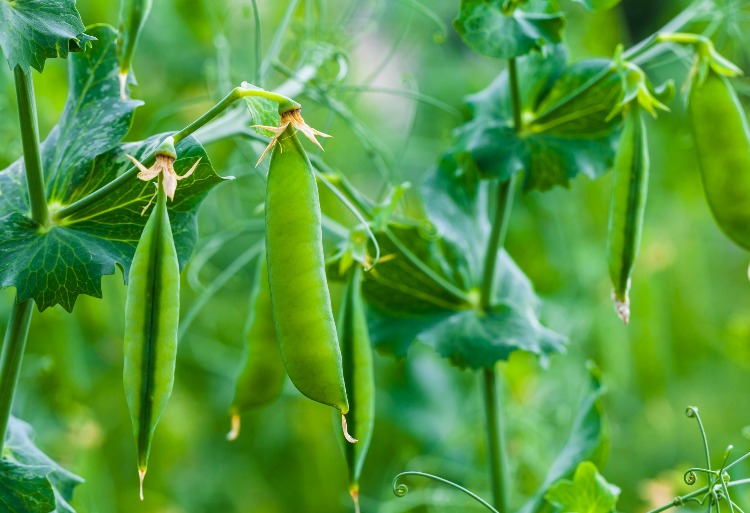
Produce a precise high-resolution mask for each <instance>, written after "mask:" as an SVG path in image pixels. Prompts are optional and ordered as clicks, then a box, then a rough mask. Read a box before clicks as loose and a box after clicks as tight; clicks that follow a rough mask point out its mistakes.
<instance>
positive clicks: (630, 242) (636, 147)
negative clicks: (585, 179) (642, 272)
mask: <svg viewBox="0 0 750 513" xmlns="http://www.w3.org/2000/svg"><path fill="white" fill-rule="evenodd" d="M624 117H625V121H624V123H625V124H624V126H623V129H622V134H621V135H620V144H619V147H618V149H617V155H616V157H615V166H614V177H613V179H612V198H611V201H610V211H609V233H608V237H607V256H608V259H609V276H610V278H611V280H612V286H613V290H612V300H613V301H614V305H615V311H616V312H617V314H618V315H619V316H620V319H622V321H623V322H624V323H626V324H627V322H628V321H629V320H630V298H629V291H630V279H631V274H632V272H633V267H634V265H635V260H636V258H637V256H638V248H639V247H640V244H641V232H642V230H643V216H644V213H645V210H646V196H647V193H648V171H649V157H648V139H647V134H646V124H645V121H644V119H643V112H642V110H641V107H640V106H639V105H638V103H637V102H631V103H630V104H629V106H628V107H627V109H626V111H625V115H624Z"/></svg>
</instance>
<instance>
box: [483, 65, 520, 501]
mask: <svg viewBox="0 0 750 513" xmlns="http://www.w3.org/2000/svg"><path fill="white" fill-rule="evenodd" d="M508 80H509V82H510V96H511V103H512V107H513V127H514V129H515V130H516V131H519V130H520V129H521V95H520V89H519V84H518V69H517V65H516V60H515V59H509V60H508ZM515 177H516V175H515V174H514V175H513V176H511V178H510V179H508V180H506V181H505V182H503V183H501V184H498V186H497V201H496V206H495V216H494V219H493V222H492V231H491V232H490V238H489V241H488V243H487V252H486V254H485V259H484V270H483V276H482V289H481V291H480V297H479V308H480V310H481V311H483V312H487V311H488V310H489V309H490V308H491V307H492V300H493V296H494V291H495V286H494V285H495V275H496V273H497V258H498V254H499V253H500V250H501V249H502V247H503V246H504V245H505V236H506V234H507V233H508V223H509V221H510V212H511V208H512V206H513V191H514V189H515ZM482 379H483V382H484V394H483V398H484V413H485V422H486V430H487V451H488V460H489V470H490V483H491V488H492V498H493V503H494V504H493V505H494V506H495V508H496V509H498V510H500V511H503V512H507V511H509V509H508V503H509V481H510V479H509V475H508V461H507V455H506V451H505V426H504V419H503V410H502V404H501V401H500V399H501V398H500V391H499V389H498V384H499V383H498V381H499V380H498V375H497V367H493V368H487V369H484V371H483V374H482Z"/></svg>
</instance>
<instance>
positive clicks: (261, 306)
mask: <svg viewBox="0 0 750 513" xmlns="http://www.w3.org/2000/svg"><path fill="white" fill-rule="evenodd" d="M250 304H251V308H252V310H251V312H250V318H249V319H248V326H247V329H246V330H245V340H246V345H245V353H244V356H243V358H242V363H241V367H240V372H239V374H238V375H237V380H236V383H235V389H234V399H233V401H232V406H231V407H230V408H229V413H230V415H231V416H232V430H231V431H230V432H229V434H228V435H227V438H228V439H229V440H234V439H236V438H237V436H239V433H240V415H242V414H243V413H245V412H247V411H249V410H252V409H254V408H260V407H261V406H265V405H267V404H269V403H272V402H273V401H275V400H276V398H278V397H279V395H280V394H281V389H282V388H283V387H284V379H285V378H286V371H285V370H284V363H283V362H282V361H281V355H280V354H279V344H278V343H277V342H276V327H275V326H274V324H273V309H272V308H271V291H270V290H269V288H268V271H267V266H266V259H265V257H264V258H262V259H261V260H260V262H258V267H257V270H256V273H255V286H254V287H253V291H252V293H251V299H250Z"/></svg>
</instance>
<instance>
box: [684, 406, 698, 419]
mask: <svg viewBox="0 0 750 513" xmlns="http://www.w3.org/2000/svg"><path fill="white" fill-rule="evenodd" d="M685 415H686V416H687V417H688V418H690V419H692V418H693V417H697V416H698V408H696V407H695V406H688V407H687V408H686V409H685Z"/></svg>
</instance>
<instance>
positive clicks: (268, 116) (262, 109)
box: [242, 82, 281, 137]
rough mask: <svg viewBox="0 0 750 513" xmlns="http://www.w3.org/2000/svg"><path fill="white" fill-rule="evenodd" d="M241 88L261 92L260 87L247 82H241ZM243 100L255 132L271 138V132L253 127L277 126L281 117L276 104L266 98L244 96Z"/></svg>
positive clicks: (272, 134)
mask: <svg viewBox="0 0 750 513" xmlns="http://www.w3.org/2000/svg"><path fill="white" fill-rule="evenodd" d="M242 87H246V88H249V89H258V90H262V89H261V88H260V87H256V86H254V85H252V84H249V83H247V82H243V83H242ZM244 100H245V105H246V106H247V110H248V112H249V113H250V117H251V118H252V120H253V125H254V129H255V131H256V132H257V133H258V134H260V135H262V136H264V137H273V136H274V133H273V132H271V131H270V130H265V129H263V128H258V127H257V126H255V125H264V126H279V120H280V119H281V116H279V106H278V104H277V103H276V102H273V101H271V100H269V99H268V98H261V97H260V96H245V98H244Z"/></svg>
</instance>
